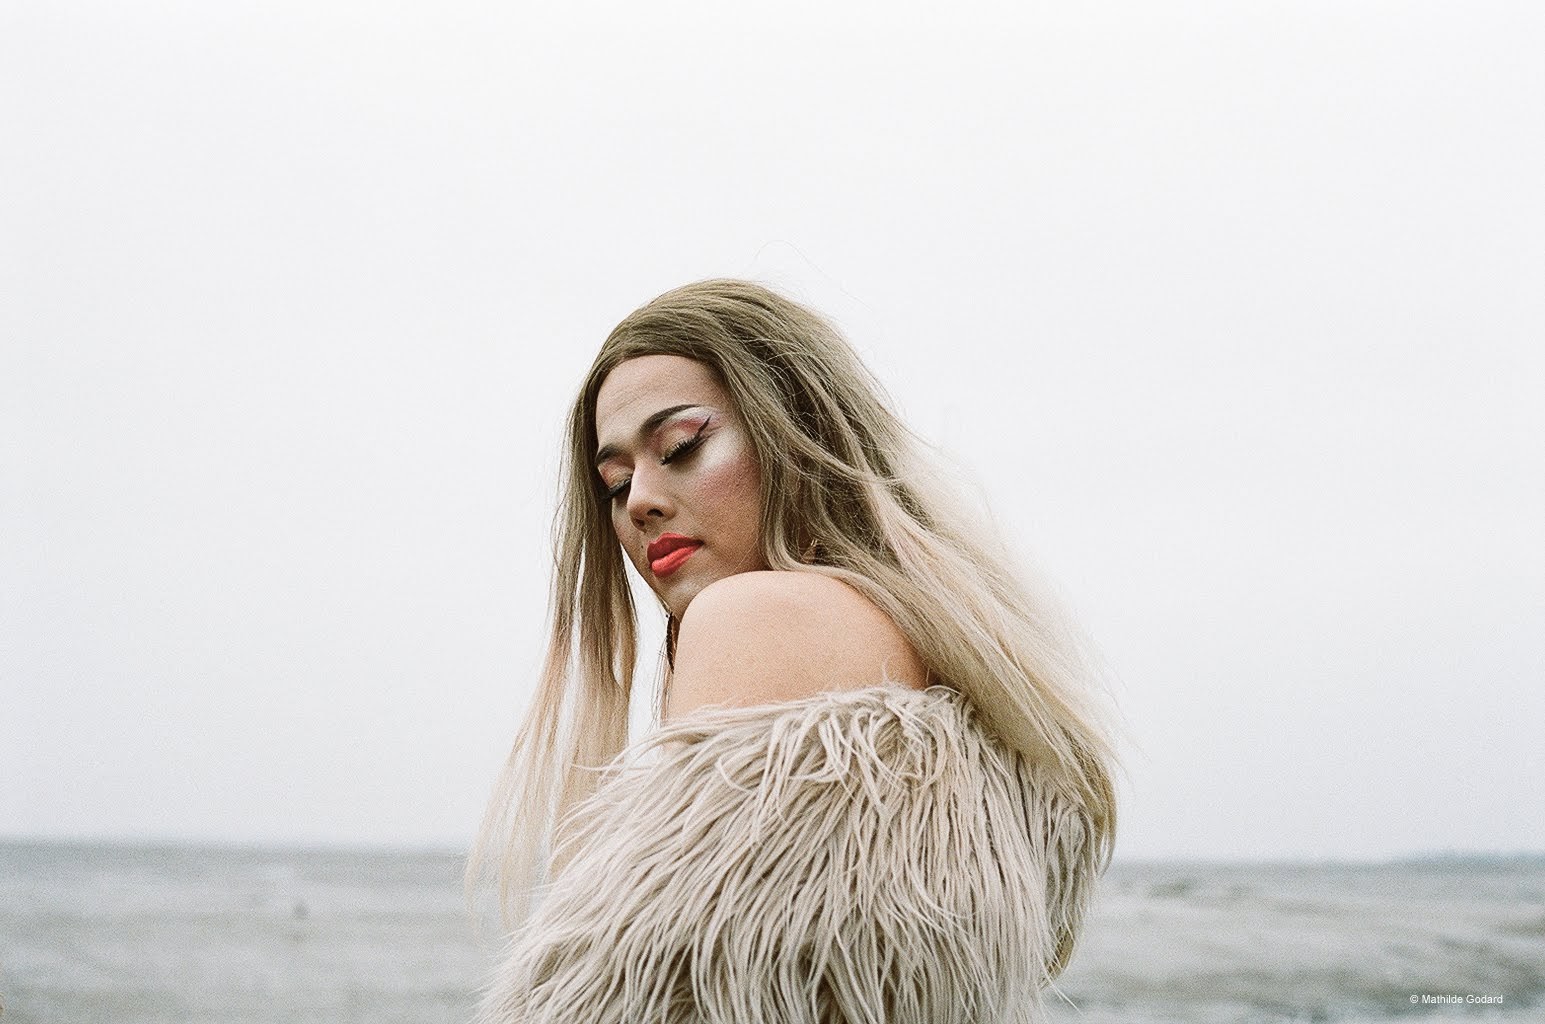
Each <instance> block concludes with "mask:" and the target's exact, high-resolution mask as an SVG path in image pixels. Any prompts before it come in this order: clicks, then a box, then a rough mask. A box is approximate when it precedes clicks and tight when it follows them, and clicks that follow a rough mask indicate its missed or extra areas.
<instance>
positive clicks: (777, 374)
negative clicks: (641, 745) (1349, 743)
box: [468, 280, 1116, 919]
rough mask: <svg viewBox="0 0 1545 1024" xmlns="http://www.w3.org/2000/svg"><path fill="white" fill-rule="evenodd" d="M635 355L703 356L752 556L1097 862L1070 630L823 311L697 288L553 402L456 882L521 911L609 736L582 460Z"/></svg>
mask: <svg viewBox="0 0 1545 1024" xmlns="http://www.w3.org/2000/svg"><path fill="white" fill-rule="evenodd" d="M653 354H667V355H678V356H685V357H686V358H689V359H694V360H697V361H698V362H701V363H703V364H704V365H706V366H708V367H709V368H711V369H712V370H713V371H714V373H716V374H717V376H718V378H719V380H720V381H721V382H722V384H723V385H724V387H725V390H726V391H727V392H728V393H729V395H730V397H731V399H732V401H733V402H734V406H735V409H736V410H737V412H738V413H739V414H740V418H741V421H742V422H743V423H744V425H745V429H746V432H747V434H748V436H749V438H750V441H751V444H752V446H753V448H754V450H755V453H756V458H757V461H758V463H759V465H760V468H761V478H762V491H761V505H762V531H761V537H762V554H763V556H764V558H765V560H766V564H767V565H768V566H769V567H770V568H773V569H801V570H805V571H810V572H819V573H823V574H825V575H828V576H832V577H835V578H837V579H840V580H842V581H844V582H846V583H848V584H850V585H851V586H853V587H855V588H857V589H858V590H859V591H860V592H861V593H863V594H864V595H865V596H867V597H868V598H869V599H870V600H871V601H873V602H874V603H875V604H876V605H878V606H879V607H880V608H881V609H883V610H884V611H885V612H886V613H887V614H888V615H889V616H890V617H891V618H892V619H893V620H894V621H895V622H896V624H897V626H898V627H899V628H900V629H901V630H902V632H903V633H905V634H906V636H907V638H908V639H909V640H910V641H911V643H912V645H913V646H914V647H915V648H916V650H917V652H918V654H919V656H920V657H921V658H922V660H923V662H924V664H925V665H926V667H927V669H928V673H929V677H930V679H932V680H934V681H942V682H945V683H947V684H948V685H950V686H952V687H954V688H955V689H957V690H959V691H960V692H961V693H963V694H964V695H965V696H966V697H967V698H968V699H969V700H970V701H971V703H972V704H973V705H974V706H975V708H976V709H977V711H978V713H979V715H980V716H981V718H982V720H983V722H984V724H985V725H987V726H988V727H989V728H990V729H992V730H993V731H994V732H995V734H996V735H997V736H998V738H999V739H1000V740H1001V741H1002V742H1004V743H1005V744H1006V745H1007V746H1008V747H1010V748H1011V749H1013V750H1015V751H1017V752H1019V753H1020V754H1021V755H1023V756H1024V757H1025V758H1026V760H1027V761H1028V762H1030V763H1032V764H1038V765H1040V766H1042V768H1043V770H1045V771H1046V772H1047V773H1048V774H1047V777H1048V778H1049V779H1051V780H1052V781H1053V782H1054V783H1055V784H1057V785H1058V788H1060V789H1061V790H1062V791H1063V792H1065V793H1066V794H1067V796H1068V797H1069V798H1070V799H1073V800H1075V801H1077V803H1078V805H1079V806H1081V807H1082V808H1083V811H1084V813H1085V814H1086V815H1087V817H1088V820H1089V824H1090V834H1091V835H1092V836H1093V838H1094V842H1095V844H1096V848H1097V850H1098V854H1097V857H1096V861H1097V863H1099V864H1102V865H1103V864H1104V863H1105V862H1106V861H1107V860H1108V858H1109V855H1110V850H1111V846H1112V844H1113V842H1114V836H1115V824H1116V806H1115V793H1114V788H1113V785H1112V776H1111V773H1112V767H1113V765H1114V751H1113V749H1112V743H1111V741H1110V738H1109V734H1108V732H1107V730H1106V729H1105V727H1104V726H1103V725H1102V724H1101V715H1100V713H1099V710H1098V704H1097V702H1096V701H1095V699H1094V698H1095V697H1096V696H1097V693H1098V691H1097V688H1096V687H1094V686H1092V685H1091V683H1092V678H1091V677H1092V675H1093V668H1092V666H1093V662H1092V661H1091V659H1090V658H1089V657H1088V656H1087V655H1086V648H1085V646H1084V644H1083V643H1082V641H1081V639H1080V635H1079V633H1078V632H1077V631H1076V630H1075V629H1073V628H1072V626H1071V624H1070V623H1069V622H1068V620H1067V619H1066V618H1065V617H1063V616H1062V615H1061V614H1060V613H1059V612H1058V611H1057V610H1056V606H1055V604H1054V602H1051V601H1050V600H1049V599H1048V598H1047V597H1046V596H1045V595H1040V594H1038V595H1034V596H1032V594H1031V592H1030V591H1029V589H1028V588H1027V586H1026V585H1025V582H1024V580H1023V576H1024V574H1023V573H1022V571H1020V570H1019V569H1018V568H1017V567H1016V566H1015V565H1014V562H1013V559H1012V558H1010V557H1009V555H1008V554H1007V552H1006V551H1005V550H1004V548H1003V547H1002V545H1001V544H999V543H998V542H997V541H996V539H995V537H994V535H993V534H991V533H990V531H988V530H986V528H985V526H986V524H984V523H981V522H980V520H981V519H982V517H981V516H980V515H977V514H972V513H970V512H968V511H967V510H966V509H965V508H964V506H963V505H961V504H957V502H956V500H955V495H954V493H953V488H951V487H950V486H949V485H948V484H947V483H946V482H945V479H944V477H943V476H942V474H940V472H939V471H938V469H937V468H936V466H935V465H934V463H933V462H932V460H930V459H927V458H925V457H924V452H925V451H926V450H927V448H926V445H924V444H923V443H922V442H921V441H920V440H919V439H917V438H916V437H915V436H914V435H912V434H911V432H910V431H908V430H907V428H906V427H905V426H904V425H903V424H902V423H901V422H900V420H899V419H898V418H897V417H896V415H895V414H894V413H893V412H891V410H890V408H889V407H888V404H887V402H886V400H885V397H884V392H883V391H882V389H881V388H880V386H879V384H878V382H876V381H875V380H874V378H873V377H872V376H871V375H870V373H869V371H868V370H867V369H866V368H865V367H864V365H863V364H862V363H861V362H860V360H859V358H858V356H857V354H856V353H855V352H854V351H853V349H852V348H851V347H850V346H849V345H848V344H847V342H846V341H844V340H843V338H842V337H841V335H840V334H839V333H838V332H837V331H836V330H835V329H834V328H833V327H832V326H831V325H830V324H829V323H827V321H826V320H824V319H823V318H822V317H820V316H819V315H817V314H816V313H814V312H812V311H811V310H809V309H806V308H805V307H803V306H801V305H799V304H798V303H795V302H793V301H791V300H789V299H787V298H785V297H784V296H782V295H779V294H778V293H776V292H774V291H771V290H770V289H768V288H765V287H762V286H760V285H757V284H753V283H750V282H746V281H735V280H709V281H700V282H697V283H695V284H689V285H686V286H684V287H681V288H677V289H675V290H673V291H669V292H666V293H665V294H664V295H661V296H659V297H658V298H656V299H654V300H653V301H651V302H649V303H647V304H645V305H644V306H642V307H640V308H639V309H638V310H636V311H634V312H633V313H632V314H630V315H629V316H628V317H626V318H625V319H624V320H623V321H622V322H621V323H619V324H618V325H617V326H616V328H615V329H614V330H613V331H612V332H611V334H610V335H609V336H608V337H607V339H606V342H605V344H603V345H602V346H601V351H600V353H599V354H598V355H597V356H596V359H595V362H594V364H593V365H592V366H591V368H590V372H589V374H588V375H587V376H586V378H585V382H584V385H583V386H582V387H581V389H580V393H579V397H578V399H577V400H576V401H575V403H574V406H573V409H572V410H571V412H570V415H569V420H568V444H567V446H566V451H565V454H564V470H563V484H562V487H563V490H562V494H561V498H560V501H559V507H558V513H557V517H556V520H555V523H554V527H555V533H556V537H555V540H556V551H557V557H556V566H555V570H554V574H553V579H552V590H551V594H550V608H551V613H550V614H551V622H550V626H551V634H550V637H549V640H548V648H547V656H546V659H545V661H544V664H543V667H542V674H541V681H540V684H539V686H538V690H537V694H536V698H535V700H534V702H533V703H532V705H531V707H530V709H529V710H528V712H527V714H526V718H525V720H524V722H523V723H522V725H521V727H520V729H519V731H518V733H517V734H516V737H515V743H514V747H513V749H512V750H511V752H510V756H509V759H508V762H507V763H506V765H505V768H504V770H503V773H502V774H501V777H500V779H499V781H498V784H497V787H496V789H495V792H494V795H493V799H492V800H491V802H490V805H489V809H488V813H487V815H486V816H485V818H484V821H483V827H482V831H481V834H480V836H479V839H478V841H477V843H476V844H475V846H474V848H473V852H472V856H471V858H470V860H469V864H468V884H469V887H475V885H476V883H477V882H478V881H479V880H480V879H481V878H483V877H484V876H485V875H487V874H495V875H496V876H497V878H498V883H499V885H498V887H499V894H500V902H501V906H502V907H503V908H504V911H505V914H506V918H507V919H519V918H521V917H523V916H524V915H525V913H526V912H527V909H528V906H529V904H528V898H529V896H530V894H531V893H532V892H533V891H534V890H535V889H536V888H537V887H538V886H539V885H540V884H541V883H542V882H543V881H544V880H545V879H546V878H547V877H548V876H549V875H550V874H551V873H552V872H553V871H555V870H556V868H557V865H556V864H550V863H545V861H546V860H547V857H548V851H549V850H550V849H552V847H553V846H554V845H556V840H557V838H558V836H559V834H560V833H561V831H562V827H563V822H564V818H565V815H566V814H567V812H568V811H569V810H570V809H572V808H573V807H574V806H575V805H576V804H577V803H578V802H579V801H581V800H582V799H584V797H585V796H587V795H588V794H589V793H590V792H591V791H592V789H593V787H594V782H595V777H596V772H595V771H594V770H593V769H596V768H599V767H600V766H602V765H604V764H606V763H607V762H608V761H610V760H611V759H612V758H613V757H614V756H615V755H617V754H618V753H619V752H621V750H622V749H623V747H624V746H625V745H626V742H627V727H628V707H629V701H630V698H631V695H632V689H633V677H634V666H635V662H636V654H637V622H636V619H635V611H634V607H633V601H632V597H631V592H630V589H629V586H628V580H627V575H626V568H625V561H624V557H623V554H622V551H621V549H620V546H619V545H618V543H617V538H616V536H615V534H614V533H613V532H612V527H611V522H610V514H609V510H608V508H607V505H606V500H605V497H604V496H603V494H602V493H601V485H600V482H599V480H598V478H597V476H596V473H595V470H594V468H593V465H592V460H593V458H594V455H595V450H596V445H597V439H596V427H595V403H596V395H597V393H598V392H599V391H600V388H601V384H602V382H603V381H604V380H605V379H606V375H607V374H608V373H610V372H611V370H612V369H613V368H615V367H616V366H617V365H618V364H619V363H622V362H623V361H624V360H627V359H631V358H634V357H636V356H642V355H653ZM674 625H675V624H674V622H670V623H668V632H667V636H668V637H674ZM490 868H492V869H494V870H490Z"/></svg>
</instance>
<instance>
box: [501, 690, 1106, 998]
mask: <svg viewBox="0 0 1545 1024" xmlns="http://www.w3.org/2000/svg"><path fill="white" fill-rule="evenodd" d="M571 826H572V827H571V830H570V831H569V832H568V833H567V836H568V838H567V839H566V840H565V841H564V843H563V845H562V846H561V847H560V849H559V851H558V853H559V857H558V858H557V860H558V862H561V863H562V864H563V866H562V867H561V868H560V870H559V871H558V873H557V876H556V878H555V879H554V881H553V883H552V884H551V886H550V887H549V890H548V891H547V892H546V893H544V898H543V899H542V901H541V903H540V905H539V906H538V908H537V910H536V911H535V912H534V914H533V915H532V916H531V918H530V919H529V920H528V921H527V922H526V924H525V926H524V927H523V928H522V930H521V932H520V934H519V935H518V936H517V937H516V939H515V940H514V942H513V944H512V946H511V948H510V950H509V952H508V955H507V957H506V960H505V963H504V966H503V967H502V969H501V970H500V972H499V975H498V977H497V979H496V980H495V981H494V983H493V984H492V986H491V987H490V989H489V991H488V993H487V995H486V998H485V999H484V1002H483V1005H482V1009H481V1011H480V1013H479V1016H478V1024H559V1022H562V1024H579V1022H584V1024H613V1022H615V1024H625V1022H627V1024H631V1022H639V1024H642V1022H645V1021H648V1022H665V1024H1000V1022H1001V1024H1027V1022H1033V1021H1037V1020H1040V1019H1041V1017H1042V1014H1041V1012H1040V991H1041V989H1042V988H1043V987H1044V986H1045V985H1047V984H1048V983H1049V982H1050V981H1051V979H1052V978H1053V977H1055V976H1056V974H1057V973H1058V972H1059V971H1060V970H1061V968H1062V966H1063V964H1064V963H1065V962H1066V959H1067V957H1068V955H1069V954H1070V952H1071V949H1072V942H1073V938H1074V936H1075V935H1076V933H1077V931H1078V928H1079V925H1080V923H1081V921H1082V918H1083V913H1084V908H1085V905H1086V902H1087V897H1088V892H1089V883H1090V882H1091V881H1092V879H1093V877H1094V875H1095V874H1096V872H1097V870H1098V864H1097V853H1096V851H1095V849H1094V848H1093V847H1094V844H1093V843H1092V842H1091V841H1090V838H1089V837H1090V828H1089V825H1088V822H1087V819H1086V817H1085V816H1084V814H1083V813H1082V811H1081V810H1080V808H1079V807H1078V806H1077V805H1076V804H1075V803H1074V802H1073V801H1071V800H1069V799H1067V797H1066V796H1064V795H1063V794H1061V793H1059V792H1058V791H1057V790H1056V789H1055V788H1053V787H1051V786H1050V785H1047V784H1046V782H1045V781H1044V780H1041V779H1039V778H1037V775H1036V772H1035V771H1034V770H1033V769H1032V768H1031V767H1030V766H1028V765H1027V764H1026V763H1025V762H1024V761H1023V759H1022V758H1020V757H1019V756H1017V755H1015V754H1012V753H1010V752H1009V751H1008V750H1007V749H1006V748H1004V747H1003V746H1001V745H1000V744H999V743H997V742H996V741H995V740H993V739H992V737H990V736H989V735H988V734H987V733H986V732H984V730H983V729H982V727H981V725H980V724H979V723H978V722H977V720H976V716H975V714H974V713H973V711H972V709H971V707H970V705H969V704H968V703H967V701H966V699H965V698H964V697H963V696H962V695H961V694H959V693H958V692H956V691H955V690H952V689H949V688H947V687H941V686H934V687H930V688H929V689H927V690H924V691H917V690H910V689H906V688H903V687H899V686H890V685H885V686H876V687H871V688H868V689H863V690H854V691H843V692H835V693H824V694H820V695H818V696H816V697H811V698H807V699H803V700H798V701H794V702H790V703H787V704H777V705H767V706H763V707H755V708H740V709H712V710H707V711H700V712H698V713H696V714H694V715H692V716H689V717H687V718H686V719H684V720H682V721H680V722H676V723H672V724H670V725H668V726H666V727H665V728H663V729H661V730H659V731H658V732H656V733H655V734H653V735H652V736H650V737H648V738H646V739H644V740H642V741H640V742H639V743H637V744H635V745H634V746H633V747H631V748H629V750H628V751H625V752H624V753H623V754H622V755H621V756H620V757H619V758H618V759H617V760H616V761H615V762H613V764H611V765H610V766H608V767H607V768H606V769H605V771H604V773H603V774H602V777H601V779H600V783H599V785H598V787H597V789H596V792H595V793H594V795H593V796H592V797H590V798H589V799H588V800H587V801H586V802H585V803H584V804H582V805H581V806H580V807H579V808H578V809H577V810H576V812H575V815H574V818H573V819H572V822H571Z"/></svg>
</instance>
